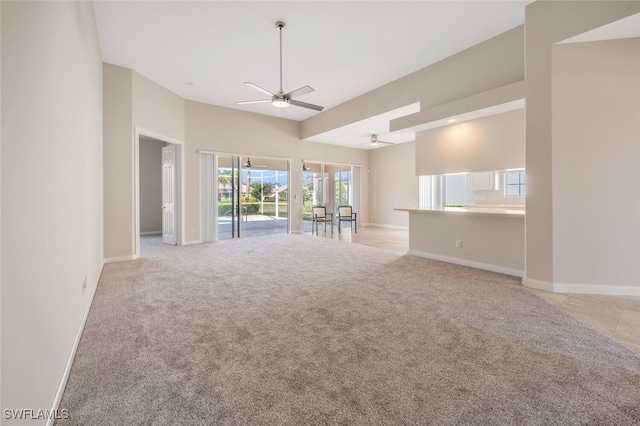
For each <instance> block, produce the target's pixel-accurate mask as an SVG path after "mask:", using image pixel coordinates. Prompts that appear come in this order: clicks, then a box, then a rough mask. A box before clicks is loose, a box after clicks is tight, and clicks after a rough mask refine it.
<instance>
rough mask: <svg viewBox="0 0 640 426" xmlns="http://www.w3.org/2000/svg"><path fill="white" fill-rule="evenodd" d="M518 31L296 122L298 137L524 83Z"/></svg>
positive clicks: (520, 31)
mask: <svg viewBox="0 0 640 426" xmlns="http://www.w3.org/2000/svg"><path fill="white" fill-rule="evenodd" d="M523 46H524V29H523V27H522V26H520V27H517V28H514V29H513V30H510V31H507V32H505V33H503V34H500V35H498V36H496V37H493V38H491V39H489V40H487V41H485V42H482V43H480V44H478V45H476V46H473V47H471V48H469V49H467V50H464V51H462V52H460V53H457V54H455V55H453V56H450V57H449V58H446V59H443V60H442V61H439V62H437V63H435V64H433V65H430V66H428V67H426V68H423V69H421V70H419V71H416V72H414V73H411V74H409V75H407V76H405V77H403V78H400V79H398V80H395V81H393V82H391V83H389V84H387V85H385V86H382V87H380V88H378V89H376V90H373V91H371V92H368V93H365V94H364V95H362V96H359V97H357V98H355V99H352V100H350V101H347V102H345V103H343V104H341V105H338V106H336V107H333V108H331V109H328V110H326V111H323V112H322V113H320V114H317V115H315V116H313V117H311V118H309V119H307V120H305V121H303V122H302V138H303V139H304V138H308V137H311V136H313V135H317V134H320V133H323V132H326V131H328V130H331V129H334V128H337V127H340V126H344V125H346V124H350V123H353V122H356V121H359V120H362V119H365V118H368V117H371V116H374V115H377V114H380V113H383V112H387V111H391V110H392V109H396V108H399V107H402V106H406V105H409V104H412V103H414V102H418V101H419V102H420V109H421V110H426V109H429V108H431V107H434V106H437V105H440V104H444V103H447V102H451V101H454V100H457V99H460V98H465V97H468V96H471V95H475V94H477V93H481V92H485V91H487V90H490V89H495V88H497V87H501V86H505V85H508V84H510V83H516V82H519V81H521V80H523V79H524V50H523Z"/></svg>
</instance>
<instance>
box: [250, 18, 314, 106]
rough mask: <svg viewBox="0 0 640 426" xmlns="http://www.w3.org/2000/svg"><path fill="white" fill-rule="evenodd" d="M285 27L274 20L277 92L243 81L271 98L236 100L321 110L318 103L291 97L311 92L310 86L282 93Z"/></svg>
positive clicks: (280, 22) (282, 23)
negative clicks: (277, 40)
mask: <svg viewBox="0 0 640 426" xmlns="http://www.w3.org/2000/svg"><path fill="white" fill-rule="evenodd" d="M285 28H286V24H285V23H284V22H282V21H278V22H276V29H277V30H278V32H279V33H280V90H278V92H277V93H271V92H270V91H268V90H266V89H264V88H262V87H260V86H258V85H257V84H255V83H251V82H248V81H245V83H244V84H246V85H247V86H249V87H253V88H254V89H256V90H258V91H260V92H262V93H264V94H266V95H269V96H271V98H270V99H258V100H255V101H241V102H238V104H240V105H247V104H259V103H266V102H271V105H273V106H275V107H278V108H285V107H288V106H289V105H295V106H299V107H303V108H309V109H313V110H316V111H322V110H323V109H324V107H322V106H320V105H314V104H309V103H307V102H300V101H298V100H295V99H293V98H295V97H298V96H302V95H306V94H307V93H311V92H313V91H314V89H313V88H312V87H311V86H303V87H301V88H299V89H296V90H293V91H291V92H289V93H284V90H283V89H282V31H284V29H285Z"/></svg>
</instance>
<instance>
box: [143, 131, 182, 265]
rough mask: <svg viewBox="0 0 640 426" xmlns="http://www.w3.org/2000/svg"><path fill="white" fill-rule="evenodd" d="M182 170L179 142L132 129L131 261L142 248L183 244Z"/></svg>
mask: <svg viewBox="0 0 640 426" xmlns="http://www.w3.org/2000/svg"><path fill="white" fill-rule="evenodd" d="M182 170H183V167H182V143H181V142H180V141H177V140H175V139H172V138H169V137H165V136H162V135H158V134H155V133H153V132H149V131H146V130H141V129H138V128H136V129H135V143H134V194H135V196H134V199H135V204H134V221H133V225H134V233H133V234H134V237H133V241H132V245H133V249H134V250H133V252H134V258H139V257H140V256H141V252H142V251H144V248H145V247H151V246H153V245H157V244H163V243H164V244H170V245H182V244H184V241H183V235H184V233H183V231H182ZM143 243H144V244H143Z"/></svg>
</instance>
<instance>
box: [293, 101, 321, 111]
mask: <svg viewBox="0 0 640 426" xmlns="http://www.w3.org/2000/svg"><path fill="white" fill-rule="evenodd" d="M289 103H290V104H291V105H295V106H299V107H303V108H309V109H315V110H316V111H322V110H323V109H324V107H323V106H320V105H314V104H308V103H306V102H300V101H296V100H295V99H291V100H290V101H289Z"/></svg>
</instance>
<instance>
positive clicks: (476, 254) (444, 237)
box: [394, 206, 525, 277]
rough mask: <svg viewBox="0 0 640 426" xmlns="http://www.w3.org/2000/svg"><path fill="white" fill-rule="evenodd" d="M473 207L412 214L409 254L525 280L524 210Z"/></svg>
mask: <svg viewBox="0 0 640 426" xmlns="http://www.w3.org/2000/svg"><path fill="white" fill-rule="evenodd" d="M518 207H519V206H473V207H466V208H447V209H445V210H420V209H405V208H395V209H394V210H395V211H406V212H408V213H409V251H408V253H409V254H412V255H414V256H420V257H425V258H428V259H434V260H441V261H444V262H449V263H456V264H459V265H465V266H471V267H473V268H479V269H486V270H489V271H494V272H500V273H503V274H508V275H514V276H518V277H522V276H523V275H524V218H525V214H524V208H518Z"/></svg>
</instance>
